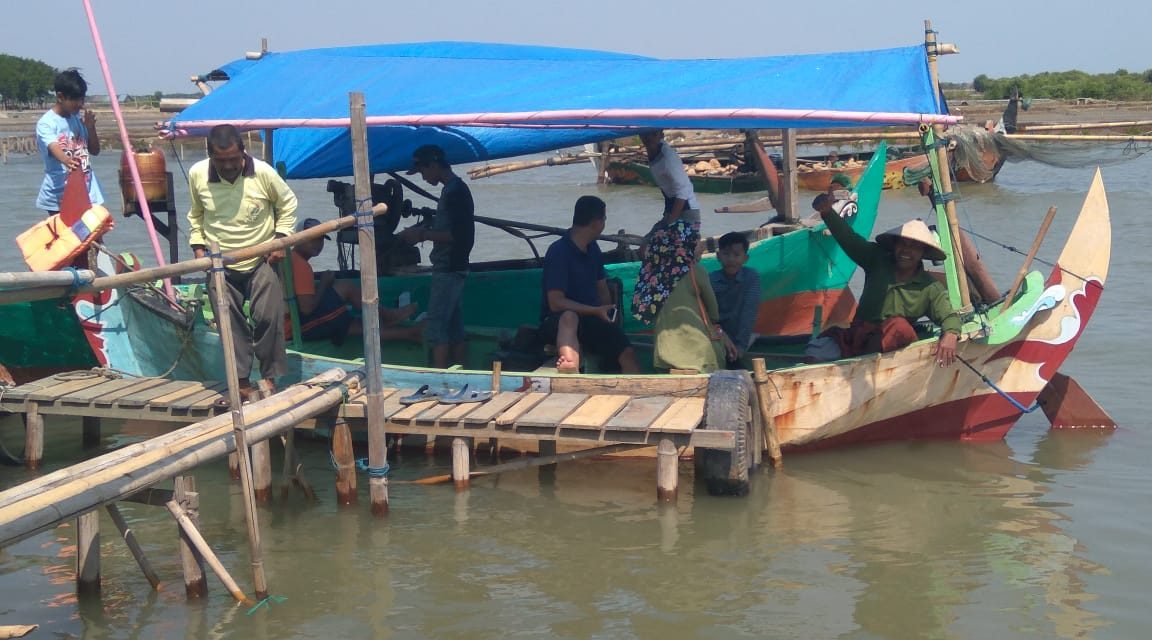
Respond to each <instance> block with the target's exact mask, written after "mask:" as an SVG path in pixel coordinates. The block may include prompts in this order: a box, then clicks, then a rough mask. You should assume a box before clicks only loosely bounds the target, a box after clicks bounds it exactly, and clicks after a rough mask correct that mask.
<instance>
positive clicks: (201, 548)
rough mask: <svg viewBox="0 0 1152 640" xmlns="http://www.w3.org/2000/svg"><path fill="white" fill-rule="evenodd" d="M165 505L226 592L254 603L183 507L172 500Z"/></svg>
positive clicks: (247, 602)
mask: <svg viewBox="0 0 1152 640" xmlns="http://www.w3.org/2000/svg"><path fill="white" fill-rule="evenodd" d="M165 506H166V507H168V512H169V513H171V514H172V517H173V518H176V522H177V523H178V524H179V525H180V529H181V530H182V531H183V532H184V535H186V536H187V538H188V542H189V543H191V544H192V546H194V547H195V548H196V551H198V552H199V553H200V557H201V558H204V561H205V562H207V563H208V566H209V567H211V568H212V571H214V572H215V573H216V576H217V577H218V578H220V581H221V582H223V583H224V587H225V588H227V589H228V593H230V594H232V597H233V598H236V601H237V602H241V603H243V604H245V605H249V606H251V605H253V604H256V602H255V601H254V600H252V599H251V598H249V597H248V596H246V595H244V592H243V591H242V590H241V589H240V585H238V584H236V581H235V580H233V579H232V576H231V574H229V573H228V570H227V569H225V568H224V564H223V563H222V562H220V558H218V557H216V554H215V553H214V552H213V551H212V547H210V546H208V541H207V540H205V539H204V536H202V535H200V530H199V529H197V528H196V525H194V524H192V521H191V520H190V519H189V518H188V514H187V513H185V512H184V509H183V508H182V507H181V506H180V505H179V504H176V501H174V500H173V501H172V502H169V503H168V504H166V505H165Z"/></svg>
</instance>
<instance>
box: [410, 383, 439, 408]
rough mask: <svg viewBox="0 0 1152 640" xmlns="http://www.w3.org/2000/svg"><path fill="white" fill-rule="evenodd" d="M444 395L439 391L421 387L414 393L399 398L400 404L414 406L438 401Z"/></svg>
mask: <svg viewBox="0 0 1152 640" xmlns="http://www.w3.org/2000/svg"><path fill="white" fill-rule="evenodd" d="M443 395H444V394H443V393H442V392H440V391H436V390H435V389H432V388H430V387H429V386H428V385H422V386H421V387H420V388H419V389H417V390H416V391H415V392H413V393H411V394H409V395H406V396H404V397H403V398H400V404H416V403H417V402H426V401H428V400H438V399H440V398H441V397H442V396H443Z"/></svg>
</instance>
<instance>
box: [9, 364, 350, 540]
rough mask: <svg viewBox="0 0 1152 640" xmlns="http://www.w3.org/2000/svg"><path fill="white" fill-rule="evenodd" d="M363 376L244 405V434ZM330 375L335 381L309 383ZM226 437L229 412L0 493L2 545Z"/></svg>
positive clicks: (315, 409) (143, 484) (204, 452)
mask: <svg viewBox="0 0 1152 640" xmlns="http://www.w3.org/2000/svg"><path fill="white" fill-rule="evenodd" d="M363 377H364V373H363V372H362V371H353V372H348V371H344V370H342V369H332V370H330V371H328V372H326V373H325V374H323V375H321V376H317V377H316V378H313V379H312V380H310V381H309V384H308V385H296V386H292V387H289V388H288V389H286V390H284V391H282V392H280V393H278V394H276V395H275V396H273V398H270V399H267V400H261V401H259V402H254V403H252V404H249V405H245V407H244V409H245V416H246V418H247V420H248V422H249V424H250V425H251V426H249V427H248V428H247V430H246V435H247V436H248V440H249V441H252V442H258V441H260V440H265V439H267V438H270V437H272V436H274V435H278V434H280V433H281V432H283V431H285V430H287V429H291V428H293V427H294V426H295V425H297V424H299V423H300V422H301V421H303V420H306V419H309V418H313V417H315V416H317V415H319V414H321V413H324V412H325V411H328V410H329V409H331V408H332V407H335V406H337V405H339V404H340V402H341V401H342V400H343V398H344V392H345V389H346V388H347V387H349V386H351V385H357V384H359V381H360V380H362V379H363ZM334 382H339V385H338V386H331V387H328V388H325V389H317V388H316V387H313V386H310V385H319V384H332V383H334ZM231 436H232V425H231V417H230V416H227V415H221V416H216V417H214V418H210V419H208V420H205V421H203V422H200V423H197V424H195V425H192V426H189V427H186V428H184V429H179V430H177V431H174V432H172V433H170V434H166V435H164V436H158V437H156V438H152V439H150V440H148V441H145V442H141V443H137V444H136V445H131V446H129V447H125V448H124V449H121V450H118V451H114V452H112V453H109V454H106V455H104V456H100V457H97V458H93V459H91V460H88V461H85V462H82V463H80V464H78V465H74V466H72V467H68V468H66V469H61V470H60V471H57V472H54V473H51V474H48V475H47V476H44V477H42V478H38V479H36V480H33V481H31V482H27V483H24V484H22V485H20V486H18V487H14V488H13V489H10V490H8V491H4V492H0V547H6V546H9V545H11V544H14V543H16V542H19V541H20V540H24V539H26V538H28V537H29V536H32V535H35V534H36V533H39V532H40V531H44V530H46V529H49V528H51V527H53V526H55V525H56V524H57V523H59V522H62V521H64V520H68V519H71V518H75V517H77V516H78V515H80V514H81V513H84V512H86V511H90V510H92V509H94V508H96V507H99V506H101V505H104V504H108V503H110V502H116V501H119V500H122V499H124V498H125V497H127V496H130V495H132V494H133V493H136V492H137V491H140V490H142V489H145V488H147V487H150V486H152V485H154V484H156V483H157V482H161V481H164V480H168V479H170V478H173V477H175V476H177V475H180V474H182V473H184V472H185V471H187V470H189V469H191V468H193V467H196V466H198V465H201V464H204V463H206V462H208V461H210V460H213V459H216V458H219V457H221V456H224V455H226V454H228V453H229V452H230V451H232V450H234V449H235V446H236V441H235V439H234V438H232V437H231Z"/></svg>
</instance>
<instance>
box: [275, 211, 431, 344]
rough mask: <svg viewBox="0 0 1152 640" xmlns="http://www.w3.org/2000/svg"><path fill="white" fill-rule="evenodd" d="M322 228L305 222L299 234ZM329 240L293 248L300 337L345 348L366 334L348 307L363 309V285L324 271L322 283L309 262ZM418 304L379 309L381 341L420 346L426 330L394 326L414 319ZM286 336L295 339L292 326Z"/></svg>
mask: <svg viewBox="0 0 1152 640" xmlns="http://www.w3.org/2000/svg"><path fill="white" fill-rule="evenodd" d="M318 224H320V221H319V220H317V219H316V218H305V219H304V220H303V221H301V222H300V225H299V227H298V228H297V229H296V231H297V232H298V233H299V232H300V231H304V230H305V229H311V228H312V227H315V226H316V225H318ZM327 239H329V238H328V236H319V237H317V238H313V239H311V240H306V241H304V242H301V243H300V244H297V245H296V246H295V247H293V248H292V284H293V289H294V290H295V292H296V305H297V310H298V311H299V313H300V333H301V336H302V337H303V338H304V339H305V340H323V339H329V340H331V341H332V342H333V343H335V344H343V342H344V339H345V338H346V337H348V336H359V335H363V333H364V326H363V324H362V323H361V322H360V318H359V317H354V316H353V315H352V312H351V311H350V310H349V308H348V307H349V305H351V306H352V307H353V308H355V309H359V308H360V285H359V284H357V283H356V282H354V281H351V280H340V281H337V280H336V272H334V271H324V272H322V273H321V274H320V278H319V280H317V278H316V273H315V272H314V271H313V270H312V265H311V264H309V263H308V261H309V260H311V259H312V258H315V257H316V256H318V255H320V252H321V251H323V249H324V241H325V240H327ZM414 313H416V304H410V305H407V306H405V307H400V308H398V309H386V308H383V307H381V308H380V338H381V339H382V340H410V341H412V342H420V341H421V335H422V332H423V327H421V326H420V325H419V324H415V325H411V326H407V327H398V326H392V325H396V324H398V323H401V322H404V321H405V320H407V319H409V318H411V317H412V314H414ZM285 335H286V337H288V338H289V339H290V338H291V335H292V325H291V322H290V321H289V322H286V323H285Z"/></svg>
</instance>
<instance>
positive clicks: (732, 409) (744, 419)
mask: <svg viewBox="0 0 1152 640" xmlns="http://www.w3.org/2000/svg"><path fill="white" fill-rule="evenodd" d="M752 390H753V387H752V378H751V376H750V375H749V374H748V372H746V371H717V372H716V373H713V374H712V375H711V376H710V377H709V378H708V395H707V397H706V398H705V401H704V428H705V429H709V430H713V431H731V432H732V434H733V437H734V439H735V446H734V447H733V449H732V450H731V451H726V450H722V449H704V450H703V451H702V453H701V455H700V456H698V458H697V459H698V464H699V466H698V473H699V474H700V475H701V477H702V478H703V480H704V482H705V484H706V485H707V487H708V493H710V494H711V495H733V496H743V495H747V494H748V489H749V480H748V478H749V470H750V469H751V468H752V460H753V456H752V453H753V452H752V446H753V442H754V439H753V438H752V425H753V412H752V404H751V398H752Z"/></svg>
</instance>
